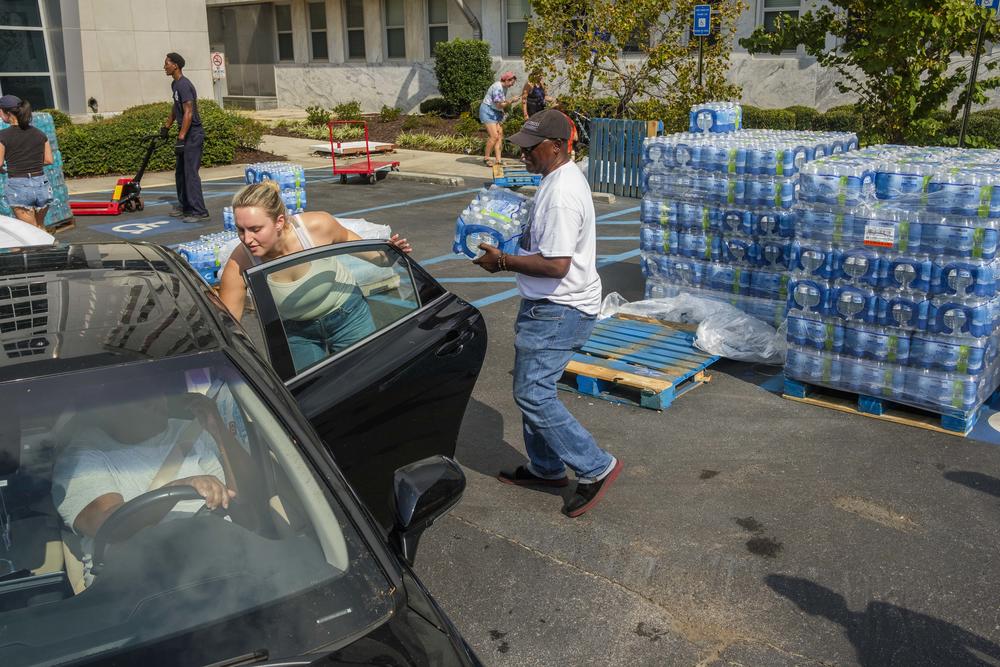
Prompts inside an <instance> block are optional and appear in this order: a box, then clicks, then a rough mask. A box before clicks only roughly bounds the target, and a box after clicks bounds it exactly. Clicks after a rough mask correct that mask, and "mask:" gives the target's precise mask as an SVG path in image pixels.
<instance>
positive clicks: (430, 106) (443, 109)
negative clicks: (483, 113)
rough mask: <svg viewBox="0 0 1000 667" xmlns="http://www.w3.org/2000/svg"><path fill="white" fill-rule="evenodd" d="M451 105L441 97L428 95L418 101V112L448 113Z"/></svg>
mask: <svg viewBox="0 0 1000 667" xmlns="http://www.w3.org/2000/svg"><path fill="white" fill-rule="evenodd" d="M483 94H484V95H485V94H486V93H485V91H484V92H483ZM450 108H451V106H450V105H449V104H448V101H447V100H446V99H444V98H443V97H429V98H427V99H426V100H424V101H423V102H421V103H420V113H429V114H435V115H438V116H441V115H443V114H446V113H448V111H449V109H450ZM476 113H479V103H478V102H477V103H476Z"/></svg>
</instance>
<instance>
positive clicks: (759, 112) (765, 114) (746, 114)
mask: <svg viewBox="0 0 1000 667" xmlns="http://www.w3.org/2000/svg"><path fill="white" fill-rule="evenodd" d="M743 127H745V128H747V129H748V130H749V129H766V130H794V129H795V114H794V113H792V112H791V111H786V110H785V109H761V108H759V107H754V106H750V105H746V106H744V107H743Z"/></svg>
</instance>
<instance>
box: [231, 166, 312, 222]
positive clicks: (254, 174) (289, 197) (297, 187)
mask: <svg viewBox="0 0 1000 667" xmlns="http://www.w3.org/2000/svg"><path fill="white" fill-rule="evenodd" d="M244 180H245V181H246V182H247V184H248V185H249V184H250V183H260V182H261V181H274V182H275V183H277V184H278V186H279V187H280V188H281V199H282V201H284V202H285V208H287V209H288V212H289V213H302V212H303V211H305V210H306V172H305V170H304V169H303V168H302V166H301V165H298V164H292V163H290V162H258V163H257V164H251V165H248V166H247V168H246V170H245V171H244Z"/></svg>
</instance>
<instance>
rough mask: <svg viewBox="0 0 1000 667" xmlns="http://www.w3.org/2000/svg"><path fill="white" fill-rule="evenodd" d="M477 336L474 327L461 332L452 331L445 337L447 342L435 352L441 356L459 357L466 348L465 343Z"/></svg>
mask: <svg viewBox="0 0 1000 667" xmlns="http://www.w3.org/2000/svg"><path fill="white" fill-rule="evenodd" d="M475 337H476V332H475V330H473V329H466V330H465V331H463V332H462V333H461V334H458V333H455V332H454V331H451V332H449V333H448V335H447V336H446V337H445V338H446V342H445V344H444V345H442V346H441V347H439V348H438V349H437V351H436V352H435V354H437V356H439V357H457V356H458V355H460V354H461V353H462V350H464V349H465V344H466V343H468V342H469V341H470V340H472V339H473V338H475Z"/></svg>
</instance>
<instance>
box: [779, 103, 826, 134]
mask: <svg viewBox="0 0 1000 667" xmlns="http://www.w3.org/2000/svg"><path fill="white" fill-rule="evenodd" d="M785 111H787V112H789V113H791V114H792V115H794V116H795V129H796V130H811V129H813V123H814V122H815V120H816V117H817V116H819V115H820V112H819V111H817V110H816V109H813V108H812V107H805V106H802V105H795V106H790V107H785Z"/></svg>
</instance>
